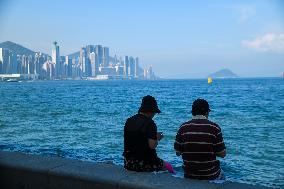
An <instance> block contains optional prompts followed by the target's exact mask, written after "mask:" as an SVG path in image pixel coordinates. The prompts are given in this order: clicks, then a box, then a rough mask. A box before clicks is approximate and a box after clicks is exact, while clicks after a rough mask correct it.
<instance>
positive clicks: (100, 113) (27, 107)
mask: <svg viewBox="0 0 284 189" xmlns="http://www.w3.org/2000/svg"><path fill="white" fill-rule="evenodd" d="M146 95H152V96H154V97H155V98H156V100H157V102H158V106H159V108H160V110H161V111H162V113H161V114H158V115H156V116H155V117H154V121H155V123H156V124H157V127H158V131H161V132H163V133H164V138H163V139H162V140H161V141H160V143H159V145H158V147H157V153H158V156H159V157H160V158H162V159H164V160H166V161H168V162H170V163H172V165H173V166H174V168H175V170H176V171H177V172H179V173H182V171H183V170H182V160H181V158H180V157H178V156H176V154H175V151H174V148H173V144H174V140H175V136H176V132H177V130H178V129H179V127H180V125H181V124H182V123H184V122H186V121H188V120H190V119H191V105H192V102H193V101H194V100H195V99H197V98H203V99H206V100H207V101H208V102H209V104H210V108H211V110H212V111H211V112H210V115H209V119H210V120H211V121H213V122H216V123H218V124H219V125H220V127H221V129H222V132H223V137H224V141H225V144H226V147H227V156H226V157H225V158H224V159H220V161H221V166H222V169H223V170H224V172H225V175H226V180H229V181H234V182H240V183H248V184H254V185H264V186H269V187H274V188H284V79H282V78H237V79H215V80H213V82H212V83H211V84H208V83H207V79H190V80H156V81H146V80H105V81H86V80H80V81H72V80H69V81H67V80H66V81H33V82H0V150H5V151H21V152H25V153H30V154H42V155H46V156H59V157H63V158H73V159H80V160H87V161H93V162H105V163H114V164H118V165H123V157H122V152H123V127H124V123H125V121H126V119H127V118H128V117H130V116H132V115H134V114H136V113H137V111H138V109H139V107H140V104H141V99H142V98H143V96H146Z"/></svg>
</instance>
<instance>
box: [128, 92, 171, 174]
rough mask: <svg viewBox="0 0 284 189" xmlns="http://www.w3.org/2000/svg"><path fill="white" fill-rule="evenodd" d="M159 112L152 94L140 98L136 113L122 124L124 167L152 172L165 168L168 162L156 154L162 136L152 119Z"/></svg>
mask: <svg viewBox="0 0 284 189" xmlns="http://www.w3.org/2000/svg"><path fill="white" fill-rule="evenodd" d="M156 113H161V111H160V110H159V108H158V105H157V102H156V100H155V98H154V97H152V96H149V95H148V96H145V97H144V98H143V99H142V103H141V107H140V109H139V111H138V114H136V115H134V116H132V117H130V118H128V119H127V121H126V123H125V126H124V152H123V156H124V168H125V169H128V170H132V171H139V172H141V171H143V172H152V171H160V170H162V169H165V168H167V167H168V166H169V165H170V164H168V163H167V162H164V161H163V160H162V159H160V158H159V157H158V156H157V153H156V147H157V145H158V141H159V140H161V139H162V138H163V135H162V134H161V133H158V132H157V126H156V124H155V122H154V121H153V120H152V119H153V117H154V116H155V114H156Z"/></svg>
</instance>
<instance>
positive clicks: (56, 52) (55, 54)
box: [52, 41, 61, 77]
mask: <svg viewBox="0 0 284 189" xmlns="http://www.w3.org/2000/svg"><path fill="white" fill-rule="evenodd" d="M53 45H54V46H53V48H52V62H53V63H54V64H55V74H54V76H55V77H61V74H60V73H61V64H60V54H59V46H58V45H57V42H56V41H55V42H53Z"/></svg>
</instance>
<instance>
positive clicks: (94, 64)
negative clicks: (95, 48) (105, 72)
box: [90, 52, 100, 77]
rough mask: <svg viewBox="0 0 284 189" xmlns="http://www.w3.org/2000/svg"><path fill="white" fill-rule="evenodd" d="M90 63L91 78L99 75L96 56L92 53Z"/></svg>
mask: <svg viewBox="0 0 284 189" xmlns="http://www.w3.org/2000/svg"><path fill="white" fill-rule="evenodd" d="M90 62H91V70H92V73H91V76H92V77H96V76H97V75H99V73H100V71H99V64H98V56H97V54H96V53H94V52H92V53H91V54H90Z"/></svg>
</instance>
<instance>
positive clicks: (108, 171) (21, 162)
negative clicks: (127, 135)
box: [0, 151, 267, 189]
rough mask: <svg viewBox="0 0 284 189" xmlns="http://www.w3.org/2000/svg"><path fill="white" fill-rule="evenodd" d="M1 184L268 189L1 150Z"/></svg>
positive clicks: (21, 187) (105, 188)
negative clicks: (215, 182)
mask: <svg viewBox="0 0 284 189" xmlns="http://www.w3.org/2000/svg"><path fill="white" fill-rule="evenodd" d="M0 179H1V182H0V188H11V189H14V188H15V189H18V188H19V189H25V188H29V189H33V188H44V189H45V188H46V189H49V188H52V189H57V188H58V189H59V188H60V189H65V188H68V189H73V188H74V189H75V188H78V189H81V188H87V189H88V188H96V189H101V188H102V189H130V188H135V189H154V188H159V189H172V188H174V189H176V188H190V189H203V188H208V189H219V188H224V189H229V188H230V189H236V188H243V189H267V187H263V186H255V185H247V184H240V183H233V182H225V183H223V184H214V183H210V182H208V181H198V180H191V179H181V178H175V177H172V176H171V174H169V173H159V174H154V173H136V172H132V171H126V170H125V169H124V168H123V167H121V166H116V165H112V164H103V163H101V164H98V163H92V162H87V161H80V160H72V159H63V158H58V157H44V156H39V155H30V154H24V153H19V152H5V151H0Z"/></svg>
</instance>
